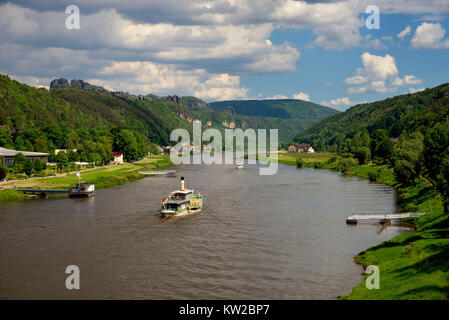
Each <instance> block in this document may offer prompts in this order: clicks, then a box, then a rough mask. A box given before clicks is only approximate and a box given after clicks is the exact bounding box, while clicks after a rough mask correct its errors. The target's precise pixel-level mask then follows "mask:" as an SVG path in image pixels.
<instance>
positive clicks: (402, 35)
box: [396, 26, 412, 40]
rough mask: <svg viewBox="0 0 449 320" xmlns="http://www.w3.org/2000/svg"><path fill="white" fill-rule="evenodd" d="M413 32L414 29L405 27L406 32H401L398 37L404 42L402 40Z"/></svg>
mask: <svg viewBox="0 0 449 320" xmlns="http://www.w3.org/2000/svg"><path fill="white" fill-rule="evenodd" d="M411 30H412V28H410V26H407V27H405V29H404V30H402V31H401V32H399V33H398V34H397V35H396V36H397V37H398V38H399V39H401V40H402V39H404V38H405V37H406V36H408V35H409V34H410V32H411Z"/></svg>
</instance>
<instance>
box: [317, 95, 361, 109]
mask: <svg viewBox="0 0 449 320" xmlns="http://www.w3.org/2000/svg"><path fill="white" fill-rule="evenodd" d="M361 103H366V101H351V99H349V98H348V97H342V98H337V99H332V100H330V101H321V104H322V105H323V106H327V107H331V108H334V109H338V110H345V109H347V108H348V107H349V106H353V105H356V104H361Z"/></svg>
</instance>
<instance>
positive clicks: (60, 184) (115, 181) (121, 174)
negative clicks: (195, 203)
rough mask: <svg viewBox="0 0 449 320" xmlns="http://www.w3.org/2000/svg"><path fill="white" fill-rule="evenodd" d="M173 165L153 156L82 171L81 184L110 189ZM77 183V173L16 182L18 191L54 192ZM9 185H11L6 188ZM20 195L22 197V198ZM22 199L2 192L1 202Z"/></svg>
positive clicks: (11, 192)
mask: <svg viewBox="0 0 449 320" xmlns="http://www.w3.org/2000/svg"><path fill="white" fill-rule="evenodd" d="M171 164H172V163H171V161H170V157H169V156H165V155H163V156H152V157H150V158H146V159H143V160H141V161H138V162H135V163H133V164H125V165H110V166H106V167H101V168H97V169H94V170H90V171H82V172H81V182H84V183H93V184H95V188H96V189H103V188H109V187H112V186H116V185H121V184H124V183H127V182H131V181H135V180H137V179H140V178H143V177H145V176H144V175H141V174H139V173H138V171H141V170H153V169H155V168H162V167H166V166H170V165H171ZM77 183H78V177H77V176H76V174H75V173H72V174H70V175H67V176H64V177H48V178H42V179H33V180H21V181H16V182H14V184H15V185H16V186H17V188H18V189H21V188H22V189H24V188H33V189H52V190H58V189H59V190H61V189H68V188H70V187H73V186H75V184H77ZM11 184H12V183H11ZM8 185H10V184H7V185H5V186H8ZM19 194H21V195H22V196H21V197H20V196H19ZM21 199H27V197H25V196H23V194H22V192H19V191H15V190H10V189H6V190H2V191H0V201H7V200H21Z"/></svg>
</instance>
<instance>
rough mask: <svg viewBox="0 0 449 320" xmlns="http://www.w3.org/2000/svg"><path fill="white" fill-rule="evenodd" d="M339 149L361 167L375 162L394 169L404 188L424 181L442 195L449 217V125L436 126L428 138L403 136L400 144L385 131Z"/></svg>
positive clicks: (360, 135) (364, 135) (359, 135)
mask: <svg viewBox="0 0 449 320" xmlns="http://www.w3.org/2000/svg"><path fill="white" fill-rule="evenodd" d="M339 148H340V152H341V153H342V155H343V156H344V155H345V154H346V155H349V156H353V157H355V158H357V159H358V160H359V163H360V164H365V163H368V162H369V161H370V160H373V161H375V162H377V163H380V164H387V165H389V166H391V167H393V168H394V173H395V175H396V177H397V180H398V181H399V182H400V183H402V184H403V185H404V186H410V185H414V184H415V183H416V181H417V179H418V178H419V177H424V178H425V179H426V180H427V181H429V182H430V183H431V184H432V185H433V187H434V188H435V189H436V190H437V191H438V192H439V193H440V195H441V196H442V198H443V204H444V212H445V213H449V122H441V123H437V124H435V125H434V126H433V127H432V128H430V129H429V130H427V132H426V134H425V135H423V134H422V133H421V132H419V131H416V132H413V133H411V134H402V135H401V136H400V137H399V139H398V141H393V140H392V139H390V137H389V135H388V133H387V131H385V130H383V129H378V130H375V131H374V132H373V133H372V134H371V135H370V134H369V133H368V131H365V132H359V133H357V134H356V135H354V137H353V138H352V139H346V140H345V141H344V143H343V144H342V145H341V146H340V147H339Z"/></svg>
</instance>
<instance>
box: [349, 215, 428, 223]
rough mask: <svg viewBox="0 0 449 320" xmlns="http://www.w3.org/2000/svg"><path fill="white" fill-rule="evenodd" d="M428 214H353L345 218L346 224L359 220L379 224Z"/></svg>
mask: <svg viewBox="0 0 449 320" xmlns="http://www.w3.org/2000/svg"><path fill="white" fill-rule="evenodd" d="M426 213H428V212H403V213H363V214H361V213H358V214H356V213H353V214H352V215H350V216H349V217H347V218H346V224H357V222H358V221H359V220H379V221H380V222H379V223H380V224H384V223H386V222H387V221H391V220H394V219H404V218H417V217H419V216H422V215H423V214H426Z"/></svg>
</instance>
